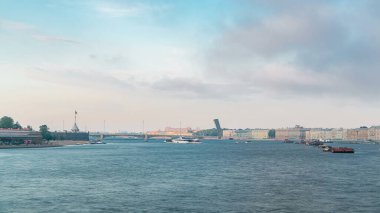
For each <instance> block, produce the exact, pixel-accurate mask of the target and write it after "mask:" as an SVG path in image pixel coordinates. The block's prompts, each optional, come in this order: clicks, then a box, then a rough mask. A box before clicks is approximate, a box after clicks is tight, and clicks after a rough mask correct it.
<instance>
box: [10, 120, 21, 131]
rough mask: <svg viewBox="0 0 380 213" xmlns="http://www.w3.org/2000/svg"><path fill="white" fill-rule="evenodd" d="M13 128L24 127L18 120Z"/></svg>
mask: <svg viewBox="0 0 380 213" xmlns="http://www.w3.org/2000/svg"><path fill="white" fill-rule="evenodd" d="M12 128H13V129H22V126H21V125H20V123H19V122H18V121H17V122H16V123H15V124H13V127H12Z"/></svg>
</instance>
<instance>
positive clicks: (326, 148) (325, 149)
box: [322, 146, 332, 152]
mask: <svg viewBox="0 0 380 213" xmlns="http://www.w3.org/2000/svg"><path fill="white" fill-rule="evenodd" d="M331 148H332V147H331V146H325V147H324V148H323V149H322V150H323V151H324V152H331Z"/></svg>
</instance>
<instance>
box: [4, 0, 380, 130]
mask: <svg viewBox="0 0 380 213" xmlns="http://www.w3.org/2000/svg"><path fill="white" fill-rule="evenodd" d="M379 8H380V4H379V3H378V1H374V0H373V1H371V0H368V1H340V0H338V1H334V2H331V1H307V2H305V1H301V0H289V1H283V2H281V3H279V2H278V1H271V0H269V1H262V0H252V1H245V0H240V1H229V0H207V1H193V2H191V3H189V2H185V1H170V0H157V1H132V0H131V1H118V0H113V1H102V0H85V1H73V0H59V1H58V0H57V1H52V0H37V1H17V2H15V1H8V0H0V46H1V47H2V48H0V74H1V75H2V76H1V78H0V94H1V97H2V100H1V101H0V115H2V116H11V117H13V118H14V119H15V121H19V122H20V123H21V124H22V125H23V126H26V125H32V126H33V127H34V128H37V127H38V126H39V125H41V124H47V125H48V126H49V127H50V128H51V129H52V130H61V129H62V126H63V121H64V122H65V127H66V129H71V127H72V125H73V124H74V117H73V112H74V110H77V111H78V126H79V128H80V129H81V130H84V129H87V130H90V131H99V130H103V128H104V120H105V121H106V129H107V130H108V131H141V129H142V122H143V120H144V121H145V129H146V130H155V129H160V128H161V129H162V128H164V127H165V126H172V127H178V126H179V122H180V121H181V122H182V125H183V126H190V127H193V128H196V127H199V128H202V129H207V128H213V127H214V125H213V122H212V120H213V119H214V118H219V119H220V121H221V125H222V127H226V128H281V127H292V126H294V125H296V124H300V125H302V126H307V127H331V128H334V127H335V128H339V127H343V128H357V127H359V126H363V125H365V126H372V125H379V124H380V117H378V116H377V115H379V114H380V102H379V94H378V92H377V91H378V90H379V89H380V84H379V83H378V79H379V77H380V76H379V75H380V73H379V72H378V67H379V65H380V64H379V63H380V53H379V49H380V43H379V41H380V31H379V30H378V27H377V26H379V24H380V23H379V22H380V21H379V20H380V19H379V15H378V14H377V11H378V9H379Z"/></svg>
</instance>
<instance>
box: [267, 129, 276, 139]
mask: <svg viewBox="0 0 380 213" xmlns="http://www.w3.org/2000/svg"><path fill="white" fill-rule="evenodd" d="M268 137H269V138H275V137H276V130H274V129H271V130H269V132H268Z"/></svg>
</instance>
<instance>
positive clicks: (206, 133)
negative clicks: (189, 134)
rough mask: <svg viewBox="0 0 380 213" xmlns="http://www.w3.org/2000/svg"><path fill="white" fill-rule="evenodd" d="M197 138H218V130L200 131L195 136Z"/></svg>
mask: <svg viewBox="0 0 380 213" xmlns="http://www.w3.org/2000/svg"><path fill="white" fill-rule="evenodd" d="M193 135H194V136H196V137H204V136H218V130H217V129H215V128H213V129H205V130H201V131H198V132H196V133H194V134H193Z"/></svg>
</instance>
